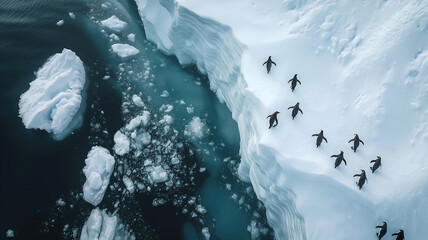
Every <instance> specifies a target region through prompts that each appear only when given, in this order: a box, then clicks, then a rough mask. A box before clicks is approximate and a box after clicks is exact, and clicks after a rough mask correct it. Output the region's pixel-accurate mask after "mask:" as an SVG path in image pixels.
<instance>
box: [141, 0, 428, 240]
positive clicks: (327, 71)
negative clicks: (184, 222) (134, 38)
mask: <svg viewBox="0 0 428 240" xmlns="http://www.w3.org/2000/svg"><path fill="white" fill-rule="evenodd" d="M136 3H137V6H138V8H139V14H140V16H141V18H142V20H143V22H144V27H145V31H146V35H147V37H148V39H149V40H151V41H153V42H155V43H156V44H157V46H158V47H159V48H160V49H161V50H163V51H164V52H166V53H169V54H174V55H176V56H177V58H178V60H179V62H180V63H181V64H190V63H195V64H196V65H197V67H198V68H199V70H200V71H202V72H204V73H206V74H207V75H208V77H209V79H210V87H211V89H212V90H213V91H215V92H216V94H217V96H218V97H219V99H220V100H221V101H224V102H225V103H226V104H227V105H228V107H229V108H230V110H231V111H232V115H233V117H234V119H235V120H236V121H237V123H238V127H239V131H240V138H241V148H240V153H241V157H242V158H241V164H240V168H239V174H240V176H241V178H243V179H245V180H248V181H251V183H252V185H253V188H254V191H255V192H256V194H257V196H258V197H259V199H260V200H261V201H263V203H264V205H265V207H266V211H267V217H268V220H269V223H270V225H271V226H272V227H273V229H274V230H275V237H276V239H281V240H282V239H293V240H299V239H338V240H342V239H355V240H359V239H374V238H375V233H376V229H375V228H374V226H376V225H379V224H381V223H382V222H383V221H386V222H388V225H389V226H388V228H389V231H390V232H393V231H397V230H398V229H404V231H405V234H406V238H408V239H425V233H424V232H423V231H421V229H424V227H425V226H428V218H427V217H426V216H428V204H426V203H427V202H428V174H427V169H428V161H426V157H425V156H426V155H427V154H428V148H427V147H426V146H427V144H428V109H427V106H428V101H427V100H428V99H427V97H426V96H428V94H427V91H428V80H427V69H428V60H427V56H428V49H427V41H426V39H428V29H427V27H428V1H424V0H409V1H381V0H375V1H359V2H356V1H351V0H343V1H342V0H341V1H339V0H327V1H325V0H315V1H301V0H266V1H250V0H236V1H226V0H220V1H208V0H162V1H159V0H153V1H146V0H136ZM237 10H239V14H237ZM270 55H271V56H272V59H273V61H275V62H276V64H277V65H278V66H273V68H272V71H271V73H270V74H269V75H267V74H266V70H265V68H264V67H263V66H262V63H263V62H264V61H266V59H267V57H268V56H270ZM296 73H297V74H298V79H299V80H300V81H301V82H302V85H298V86H297V87H296V90H295V91H294V92H291V90H290V87H289V84H288V83H287V81H288V80H289V79H291V78H292V77H293V76H294V74H296ZM296 102H300V103H301V108H302V109H303V111H304V113H305V114H304V115H303V116H299V117H298V118H296V119H295V120H292V119H291V116H290V114H291V113H290V111H288V110H287V108H288V107H289V106H292V105H294V104H296ZM275 111H279V112H281V113H280V114H279V116H278V120H279V125H278V126H277V127H275V128H272V129H270V130H268V129H267V128H268V122H267V120H266V116H267V115H269V114H271V113H273V112H275ZM320 129H323V130H324V134H325V137H326V138H327V139H328V143H323V144H322V145H321V146H320V148H318V149H317V148H316V147H315V138H311V135H312V134H314V133H319V131H320ZM354 133H358V134H359V136H360V137H361V139H362V140H363V141H364V142H365V145H364V146H360V148H359V149H358V150H357V152H356V153H353V152H352V151H351V149H350V146H351V145H350V144H348V143H347V141H348V140H349V139H351V138H352V137H353V134H354ZM340 150H343V151H344V152H345V159H346V160H347V161H348V165H347V166H340V167H339V168H337V169H334V168H333V164H334V160H333V159H331V158H330V155H333V154H338V153H339V151H340ZM378 155H379V156H381V157H382V164H383V166H382V168H380V169H378V171H376V172H375V173H374V174H372V173H369V167H370V166H371V164H370V163H369V162H370V160H372V159H375V158H376V156H378ZM360 169H365V170H366V171H367V172H368V176H367V177H368V179H369V183H368V184H366V185H364V187H363V188H362V190H361V191H360V190H358V188H357V186H356V185H355V181H356V179H355V178H353V177H352V176H353V175H354V174H356V173H359V171H360ZM388 234H390V233H388Z"/></svg>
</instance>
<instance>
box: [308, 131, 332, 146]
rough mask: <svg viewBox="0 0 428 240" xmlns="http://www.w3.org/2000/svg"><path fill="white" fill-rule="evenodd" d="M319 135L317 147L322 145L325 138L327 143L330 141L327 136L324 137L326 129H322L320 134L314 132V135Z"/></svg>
mask: <svg viewBox="0 0 428 240" xmlns="http://www.w3.org/2000/svg"><path fill="white" fill-rule="evenodd" d="M315 136H317V148H318V147H319V146H320V145H321V142H322V140H323V139H324V140H325V142H326V143H328V141H327V138H325V137H324V131H323V130H321V132H320V133H318V134H312V137H315Z"/></svg>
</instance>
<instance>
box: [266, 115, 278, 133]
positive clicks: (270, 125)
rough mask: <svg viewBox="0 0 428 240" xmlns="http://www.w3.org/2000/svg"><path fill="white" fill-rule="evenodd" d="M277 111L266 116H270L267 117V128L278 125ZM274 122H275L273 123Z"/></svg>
mask: <svg viewBox="0 0 428 240" xmlns="http://www.w3.org/2000/svg"><path fill="white" fill-rule="evenodd" d="M278 113H279V112H278V111H276V112H274V113H272V115H269V116H267V118H269V117H270V119H269V129H270V128H271V127H276V126H277V125H278V119H277V118H276V116H277V115H278ZM275 123H276V124H275Z"/></svg>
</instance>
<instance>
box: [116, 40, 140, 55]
mask: <svg viewBox="0 0 428 240" xmlns="http://www.w3.org/2000/svg"><path fill="white" fill-rule="evenodd" d="M111 48H112V49H113V52H115V53H116V54H117V55H119V57H122V58H126V57H130V56H134V55H137V54H138V53H139V52H140V50H138V49H136V48H135V47H133V46H131V45H129V44H123V43H116V44H113V45H112V46H111Z"/></svg>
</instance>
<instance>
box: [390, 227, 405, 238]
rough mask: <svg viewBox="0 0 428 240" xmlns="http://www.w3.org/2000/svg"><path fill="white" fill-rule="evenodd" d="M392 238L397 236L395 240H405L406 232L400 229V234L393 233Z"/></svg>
mask: <svg viewBox="0 0 428 240" xmlns="http://www.w3.org/2000/svg"><path fill="white" fill-rule="evenodd" d="M392 236H397V238H396V239H395V240H403V239H404V231H403V229H400V231H399V232H398V233H393V234H392Z"/></svg>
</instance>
